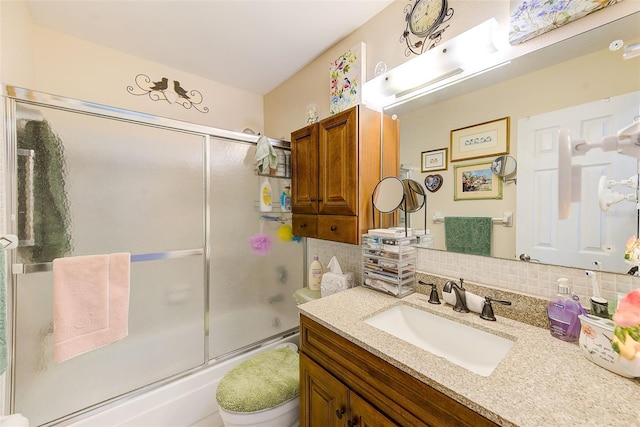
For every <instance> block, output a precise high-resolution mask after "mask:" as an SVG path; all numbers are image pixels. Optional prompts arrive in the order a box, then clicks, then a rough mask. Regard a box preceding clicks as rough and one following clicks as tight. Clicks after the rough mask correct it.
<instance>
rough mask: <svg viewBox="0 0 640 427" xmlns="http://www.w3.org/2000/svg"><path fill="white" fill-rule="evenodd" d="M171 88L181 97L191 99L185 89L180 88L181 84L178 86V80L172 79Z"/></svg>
mask: <svg viewBox="0 0 640 427" xmlns="http://www.w3.org/2000/svg"><path fill="white" fill-rule="evenodd" d="M173 90H175V91H176V93H177V94H178V95H180V96H181V97H183V98H185V99H191V98H189V95H187V91H186V90H184V89H183V88H182V86H180V82H179V81H177V80H174V81H173Z"/></svg>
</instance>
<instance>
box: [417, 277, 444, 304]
mask: <svg viewBox="0 0 640 427" xmlns="http://www.w3.org/2000/svg"><path fill="white" fill-rule="evenodd" d="M418 283H420V284H421V285H425V286H431V294H429V303H431V304H441V302H440V297H439V296H438V288H437V287H436V284H435V283H426V282H423V281H422V280H418Z"/></svg>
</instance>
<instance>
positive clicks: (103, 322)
mask: <svg viewBox="0 0 640 427" xmlns="http://www.w3.org/2000/svg"><path fill="white" fill-rule="evenodd" d="M130 263H131V255H130V254H128V253H118V254H111V255H88V256H77V257H67V258H56V259H54V260H53V336H54V341H55V348H54V358H55V360H56V362H62V361H65V360H67V359H71V358H72V357H75V356H79V355H81V354H83V353H86V352H88V351H91V350H95V349H96V348H99V347H104V346H106V345H108V344H111V343H114V342H116V341H118V340H121V339H122V338H124V337H126V336H127V334H128V322H129V276H130V274H129V272H130Z"/></svg>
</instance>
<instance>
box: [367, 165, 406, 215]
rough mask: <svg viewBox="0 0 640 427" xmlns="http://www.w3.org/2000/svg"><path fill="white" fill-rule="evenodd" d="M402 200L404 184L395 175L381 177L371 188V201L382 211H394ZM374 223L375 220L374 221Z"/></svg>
mask: <svg viewBox="0 0 640 427" xmlns="http://www.w3.org/2000/svg"><path fill="white" fill-rule="evenodd" d="M403 200H404V185H403V183H402V181H400V179H398V178H396V177H395V176H389V177H386V178H383V179H382V180H380V182H378V184H377V185H376V188H374V189H373V195H372V196H371V203H372V204H373V207H374V208H376V210H378V211H379V212H382V213H391V212H395V211H396V209H398V208H399V207H400V205H401V204H402V201H403ZM374 224H375V222H374Z"/></svg>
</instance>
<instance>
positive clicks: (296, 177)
mask: <svg viewBox="0 0 640 427" xmlns="http://www.w3.org/2000/svg"><path fill="white" fill-rule="evenodd" d="M291 210H292V212H293V213H306V214H316V213H318V124H317V123H314V124H312V125H309V126H306V127H304V128H302V129H299V130H297V131H295V132H292V133H291Z"/></svg>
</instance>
